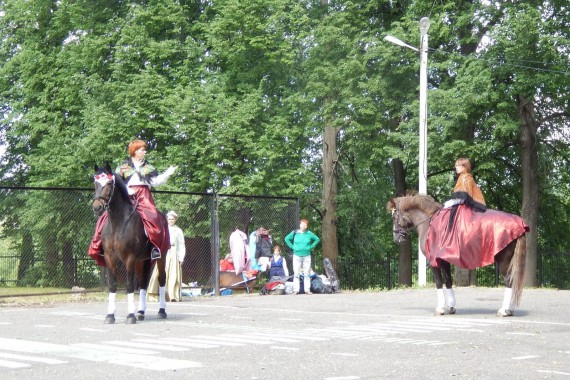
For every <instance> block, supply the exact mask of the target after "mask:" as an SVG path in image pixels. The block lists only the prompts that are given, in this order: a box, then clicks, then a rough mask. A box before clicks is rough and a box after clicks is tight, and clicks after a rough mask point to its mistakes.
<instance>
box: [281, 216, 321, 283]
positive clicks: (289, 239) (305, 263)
mask: <svg viewBox="0 0 570 380" xmlns="http://www.w3.org/2000/svg"><path fill="white" fill-rule="evenodd" d="M308 228H309V221H308V220H307V219H301V220H300V221H299V229H298V230H295V231H291V233H290V234H289V235H287V236H285V244H287V246H289V248H291V249H292V250H293V274H294V276H293V291H294V292H295V294H299V285H300V284H299V276H300V275H301V273H303V280H304V282H303V286H304V291H305V294H313V293H311V290H310V289H311V277H310V271H311V251H312V250H313V248H315V247H316V246H317V245H318V244H319V242H320V241H321V239H319V238H318V237H317V235H315V234H314V233H312V232H311V231H309V230H308Z"/></svg>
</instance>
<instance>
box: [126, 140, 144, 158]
mask: <svg viewBox="0 0 570 380" xmlns="http://www.w3.org/2000/svg"><path fill="white" fill-rule="evenodd" d="M146 147H147V145H146V143H145V142H144V141H142V140H133V141H131V142H130V143H129V156H131V157H134V155H135V152H136V151H137V150H139V149H140V148H145V149H146Z"/></svg>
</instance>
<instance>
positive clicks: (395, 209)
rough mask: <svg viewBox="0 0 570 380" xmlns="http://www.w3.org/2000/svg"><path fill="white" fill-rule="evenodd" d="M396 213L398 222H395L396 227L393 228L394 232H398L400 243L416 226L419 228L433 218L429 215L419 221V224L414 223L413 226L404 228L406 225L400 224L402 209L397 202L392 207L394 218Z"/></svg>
mask: <svg viewBox="0 0 570 380" xmlns="http://www.w3.org/2000/svg"><path fill="white" fill-rule="evenodd" d="M394 214H395V215H396V219H395V220H396V223H394V226H395V228H394V229H393V230H392V232H393V233H394V234H397V235H398V243H401V242H402V240H404V239H405V238H406V237H407V236H409V235H410V231H411V230H412V229H414V228H416V229H417V228H418V227H419V226H421V225H422V224H424V223H425V222H427V221H429V220H430V219H431V216H430V217H428V218H427V219H425V220H422V221H421V222H420V223H418V224H413V223H412V226H411V227H409V228H404V227H402V226H401V225H400V215H401V213H400V210H399V207H398V205H397V204H396V207H392V218H394Z"/></svg>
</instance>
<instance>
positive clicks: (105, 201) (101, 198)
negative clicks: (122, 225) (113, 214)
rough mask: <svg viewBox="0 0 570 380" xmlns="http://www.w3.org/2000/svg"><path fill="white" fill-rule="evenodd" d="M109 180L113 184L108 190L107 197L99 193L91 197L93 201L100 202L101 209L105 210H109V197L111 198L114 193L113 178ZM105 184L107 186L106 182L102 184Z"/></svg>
mask: <svg viewBox="0 0 570 380" xmlns="http://www.w3.org/2000/svg"><path fill="white" fill-rule="evenodd" d="M109 182H110V183H112V184H113V186H111V191H110V194H109V197H105V196H103V195H99V196H97V197H95V198H94V199H93V202H95V201H99V202H101V204H102V205H103V210H105V211H109V204H111V199H113V195H114V193H115V178H113V179H112V180H110V181H109ZM106 186H107V184H105V185H103V187H106Z"/></svg>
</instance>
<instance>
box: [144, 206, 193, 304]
mask: <svg viewBox="0 0 570 380" xmlns="http://www.w3.org/2000/svg"><path fill="white" fill-rule="evenodd" d="M166 219H167V220H168V232H169V235H170V249H169V250H168V252H167V253H166V300H167V301H172V302H180V301H181V300H182V297H181V291H182V263H183V262H184V257H185V256H186V245H185V244H184V233H183V232H182V229H181V228H180V227H178V226H177V225H176V221H177V220H178V214H176V213H175V212H174V211H169V212H168V214H166ZM148 294H149V295H151V296H157V295H158V269H157V268H156V266H155V268H154V270H153V271H152V276H151V278H150V282H149V285H148Z"/></svg>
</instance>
